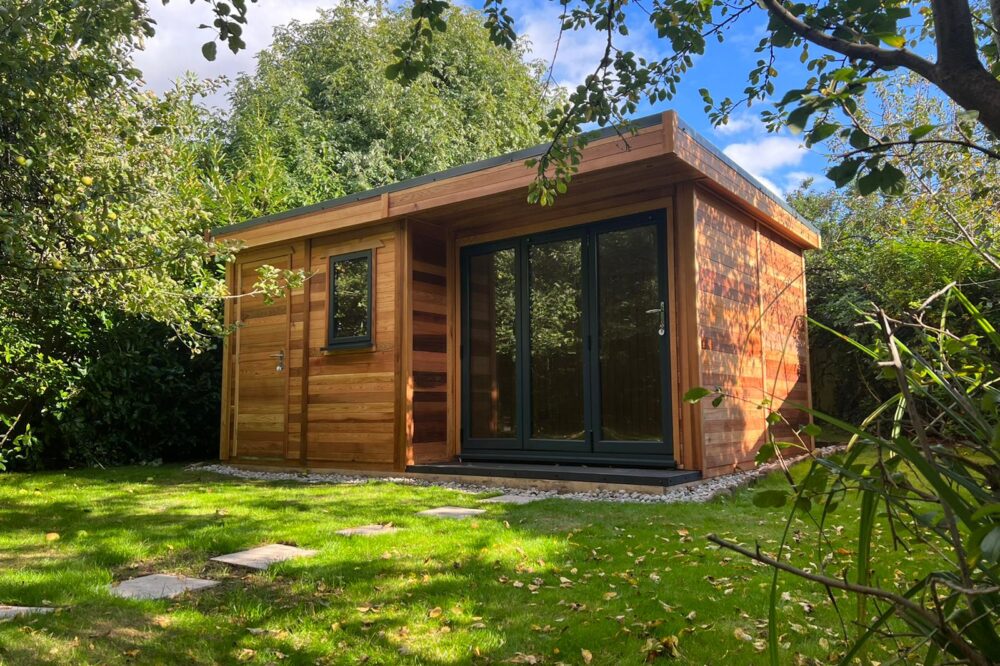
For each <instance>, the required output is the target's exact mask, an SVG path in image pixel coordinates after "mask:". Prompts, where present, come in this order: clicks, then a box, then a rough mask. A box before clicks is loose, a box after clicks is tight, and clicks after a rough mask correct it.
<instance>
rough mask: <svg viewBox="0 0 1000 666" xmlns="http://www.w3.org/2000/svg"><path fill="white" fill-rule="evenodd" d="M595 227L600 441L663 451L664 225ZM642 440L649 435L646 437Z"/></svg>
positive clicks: (604, 445)
mask: <svg viewBox="0 0 1000 666" xmlns="http://www.w3.org/2000/svg"><path fill="white" fill-rule="evenodd" d="M595 235H596V246H597V247H596V257H595V262H596V266H597V270H596V275H597V277H596V285H595V290H596V295H595V297H596V301H597V313H596V317H597V324H596V328H597V330H598V338H597V359H596V364H597V366H598V387H599V388H598V389H597V390H598V392H599V399H598V403H599V405H598V408H597V416H596V419H595V420H596V430H597V432H596V433H595V449H596V450H604V451H618V452H629V451H634V452H657V451H658V450H659V449H662V442H663V433H664V423H665V422H666V421H665V419H666V417H665V409H664V400H663V384H664V377H665V374H666V373H665V368H666V366H665V364H664V361H665V358H664V357H665V355H666V345H665V344H664V343H665V340H666V337H665V335H666V331H665V328H666V311H665V307H666V303H665V290H664V289H663V286H662V267H661V257H663V256H664V255H665V249H664V248H663V244H662V242H661V239H660V229H659V227H658V225H653V224H646V225H642V226H632V227H626V228H622V229H615V230H610V231H600V230H598V231H597V233H596V234H595ZM642 443H646V444H645V445H644V444H642Z"/></svg>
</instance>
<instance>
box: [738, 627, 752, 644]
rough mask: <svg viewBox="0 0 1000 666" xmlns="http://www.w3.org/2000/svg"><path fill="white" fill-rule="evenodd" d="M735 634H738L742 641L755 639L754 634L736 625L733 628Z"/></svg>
mask: <svg viewBox="0 0 1000 666" xmlns="http://www.w3.org/2000/svg"><path fill="white" fill-rule="evenodd" d="M733 636H736V638H738V639H740V640H741V641H752V640H753V636H751V635H750V634H748V633H747V632H745V631H743V629H742V628H740V627H736V628H735V629H733Z"/></svg>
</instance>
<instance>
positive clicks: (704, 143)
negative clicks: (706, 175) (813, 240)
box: [677, 116, 820, 236]
mask: <svg viewBox="0 0 1000 666" xmlns="http://www.w3.org/2000/svg"><path fill="white" fill-rule="evenodd" d="M677 130H678V131H680V132H684V133H685V134H687V135H688V136H690V137H691V138H692V139H694V141H695V143H697V144H698V145H699V146H701V147H702V148H704V149H705V150H707V151H708V152H710V153H712V154H713V155H715V156H716V157H717V158H719V159H720V160H722V161H723V162H725V164H726V165H727V166H729V167H732V168H733V169H735V170H736V173H738V174H740V175H741V176H743V178H744V179H746V180H747V181H748V182H749V183H750V184H751V185H753V186H754V187H756V188H757V189H758V190H760V192H761V194H763V195H764V196H765V197H767V198H768V199H770V200H771V201H773V202H774V203H776V204H778V205H779V206H781V207H782V208H783V209H784V210H785V212H787V213H788V214H790V215H791V216H792V217H794V218H795V219H796V220H798V221H799V222H801V223H802V224H803V225H805V227H806V228H807V229H809V230H810V231H812V232H814V233H815V234H816V235H817V236H818V235H820V234H819V229H817V228H816V225H814V224H813V223H812V222H810V221H809V220H807V219H806V218H804V217H802V216H801V215H799V213H798V212H797V211H796V210H795V209H794V208H792V206H791V205H790V204H789V203H788V202H787V201H785V200H784V199H782V198H781V197H779V196H778V195H777V194H775V193H774V192H772V191H771V188H769V187H768V186H766V185H764V183H762V182H760V181H759V180H757V178H756V177H755V176H753V175H752V174H751V173H750V172H749V171H747V170H746V169H744V168H743V167H741V166H740V165H739V164H737V163H736V162H734V161H733V160H732V159H730V158H729V156H727V155H726V154H725V153H723V152H722V151H721V150H719V148H718V147H717V146H715V145H714V144H713V143H712V142H711V141H709V140H708V139H706V138H705V137H703V136H702V135H701V134H699V133H698V132H697V131H695V129H694V128H693V127H691V126H690V125H688V124H687V123H686V122H684V121H683V120H681V118H680V116H678V117H677Z"/></svg>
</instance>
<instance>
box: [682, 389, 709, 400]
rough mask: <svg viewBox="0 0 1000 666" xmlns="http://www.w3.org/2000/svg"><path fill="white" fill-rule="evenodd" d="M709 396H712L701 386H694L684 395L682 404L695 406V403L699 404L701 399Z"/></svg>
mask: <svg viewBox="0 0 1000 666" xmlns="http://www.w3.org/2000/svg"><path fill="white" fill-rule="evenodd" d="M710 395H712V391H709V390H708V389H707V388H705V387H703V386H695V387H694V388H692V389H689V390H688V392H687V393H685V394H684V402H689V403H691V404H695V403H697V402H701V399H702V398H706V397H708V396H710Z"/></svg>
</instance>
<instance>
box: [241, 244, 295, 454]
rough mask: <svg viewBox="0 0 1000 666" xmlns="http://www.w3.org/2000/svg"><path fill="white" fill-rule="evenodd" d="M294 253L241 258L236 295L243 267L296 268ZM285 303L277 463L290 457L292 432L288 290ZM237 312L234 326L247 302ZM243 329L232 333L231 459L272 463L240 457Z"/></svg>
mask: <svg viewBox="0 0 1000 666" xmlns="http://www.w3.org/2000/svg"><path fill="white" fill-rule="evenodd" d="M292 254H293V250H292V249H291V248H289V249H275V248H272V249H270V250H259V251H257V252H253V253H252V254H249V255H248V256H245V257H243V256H238V257H237V260H236V262H235V263H234V264H233V286H234V288H235V294H236V295H238V296H242V295H243V289H244V287H243V267H244V266H245V265H247V264H260V265H262V266H263V265H271V266H276V267H278V268H281V265H279V263H280V264H283V265H284V268H286V269H289V270H290V269H291V268H292ZM282 300H283V301H284V302H285V326H284V339H283V340H282V341H281V345H282V347H281V348H282V349H283V350H284V352H285V370H284V375H285V378H284V379H285V381H284V387H285V395H284V399H283V401H282V402H283V411H282V413H283V416H284V422H285V427H284V429H283V431H282V433H281V438H280V439H281V456H280V458H279V457H275V458H273V459H274V460H279V459H280V460H285V459H287V457H288V440H289V437H288V430H289V414H290V409H289V399H290V396H291V375H292V373H291V361H292V359H291V349H289V346H290V344H291V325H292V298H291V290H290V289H288V288H287V287H286V288H285V294H284V297H283V298H282ZM234 301H235V302H234V303H233V309H232V320H231V321H232V323H233V324H234V325H237V324H239V322H240V321H241V320H242V316H243V299H242V298H236V299H234ZM242 330H243V327H241V326H238V325H237V326H236V329H235V330H234V331H233V333H232V349H233V352H232V364H231V370H230V372H231V376H232V403H231V404H232V415H231V417H230V424H229V428H230V432H229V458H231V459H237V460H238V459H261V460H272V458H271V457H261V456H243V457H241V456H240V452H239V416H240V409H239V406H240V346H241V345H240V343H241V340H242V335H241V333H242Z"/></svg>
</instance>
